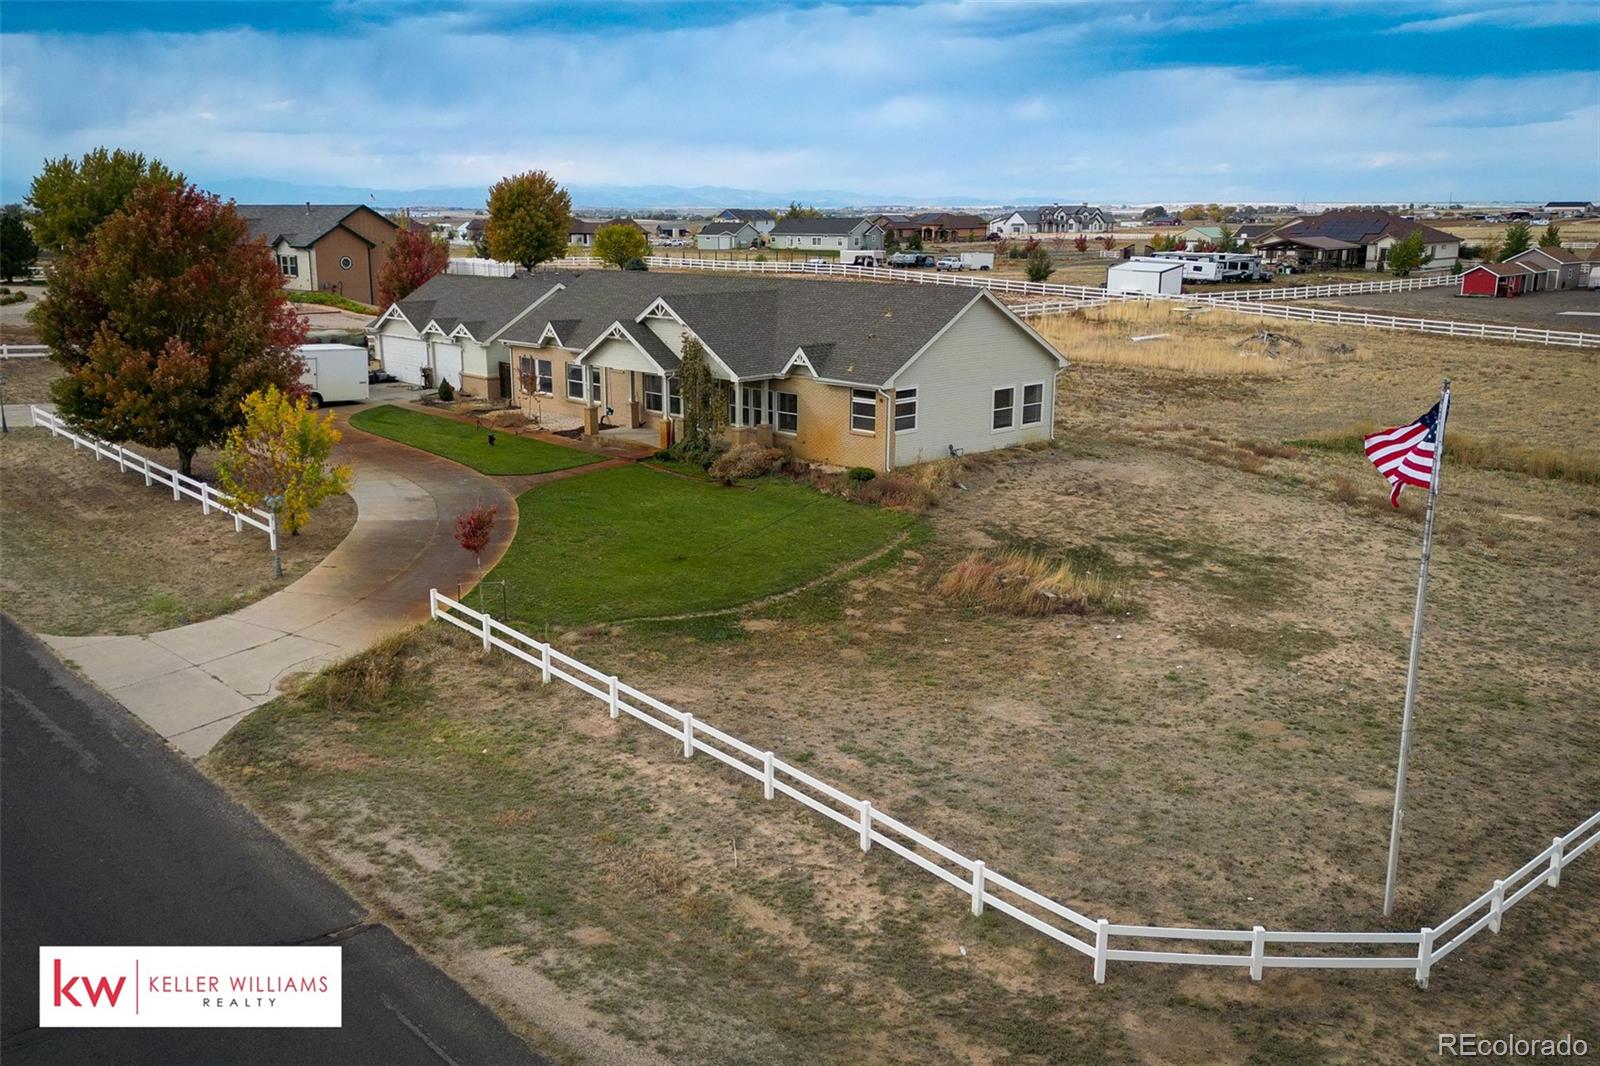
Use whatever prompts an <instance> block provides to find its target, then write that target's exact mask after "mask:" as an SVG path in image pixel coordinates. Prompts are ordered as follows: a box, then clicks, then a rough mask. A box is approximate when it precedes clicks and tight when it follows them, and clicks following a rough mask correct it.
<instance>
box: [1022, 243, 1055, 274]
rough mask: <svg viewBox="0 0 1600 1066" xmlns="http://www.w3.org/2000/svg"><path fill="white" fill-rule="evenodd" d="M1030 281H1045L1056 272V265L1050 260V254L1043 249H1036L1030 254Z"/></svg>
mask: <svg viewBox="0 0 1600 1066" xmlns="http://www.w3.org/2000/svg"><path fill="white" fill-rule="evenodd" d="M1027 269H1028V280H1029V281H1045V280H1047V279H1048V278H1049V277H1050V275H1051V274H1054V273H1055V271H1056V267H1055V263H1054V262H1052V261H1051V259H1050V253H1049V252H1047V251H1045V250H1044V249H1043V248H1035V249H1034V250H1033V251H1031V252H1029V253H1028V267H1027Z"/></svg>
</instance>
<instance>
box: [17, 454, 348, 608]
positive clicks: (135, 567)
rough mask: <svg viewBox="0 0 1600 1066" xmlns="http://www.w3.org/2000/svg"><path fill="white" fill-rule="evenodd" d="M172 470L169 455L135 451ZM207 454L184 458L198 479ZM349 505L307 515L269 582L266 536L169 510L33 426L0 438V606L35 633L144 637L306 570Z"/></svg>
mask: <svg viewBox="0 0 1600 1066" xmlns="http://www.w3.org/2000/svg"><path fill="white" fill-rule="evenodd" d="M137 450H138V451H140V452H142V453H143V454H145V455H148V456H150V457H151V458H152V459H155V460H157V461H158V462H161V463H165V464H167V465H169V466H171V465H175V464H176V461H177V458H176V456H175V455H172V454H170V453H162V452H157V451H152V450H149V449H137ZM212 459H213V456H212V454H211V453H208V452H202V453H201V454H200V455H198V456H196V457H195V475H196V476H197V477H202V478H206V479H208V480H209V479H210V477H211V463H212ZM355 516H356V507H355V501H353V500H351V499H350V497H349V496H345V495H342V494H341V495H339V496H336V497H334V498H333V499H330V500H328V501H326V502H325V503H323V504H322V506H320V507H318V508H317V510H316V511H315V512H314V513H313V514H312V516H311V523H310V525H308V526H307V527H306V528H305V529H303V530H301V532H300V534H299V535H298V536H293V537H290V536H285V537H282V538H281V541H280V543H281V545H282V549H283V572H284V581H283V582H277V581H275V580H274V579H273V577H272V552H271V551H270V550H269V549H268V548H267V538H266V535H265V534H263V533H260V532H257V531H256V530H252V529H250V528H249V527H246V528H245V531H244V532H242V533H235V532H234V531H233V522H232V521H230V520H228V519H227V518H225V517H223V516H221V515H216V514H213V515H209V516H207V515H203V514H202V513H201V511H200V505H199V504H198V503H195V502H193V501H192V500H187V499H185V500H183V501H181V502H174V501H173V500H172V498H171V496H170V494H164V493H163V492H162V490H161V489H160V488H146V487H145V484H144V479H143V478H141V477H139V476H137V475H134V474H123V473H119V472H118V470H117V467H116V464H115V463H111V462H104V461H102V462H96V461H95V460H94V458H93V457H92V456H91V455H90V454H89V453H88V452H86V451H74V450H73V448H72V445H71V444H69V443H68V442H66V441H64V440H61V439H59V438H56V437H52V436H50V434H49V433H47V432H46V431H45V430H42V429H14V430H12V431H11V432H10V433H9V434H7V435H6V437H5V439H4V440H3V441H0V556H3V557H4V560H5V565H4V568H3V573H0V606H3V607H4V608H5V610H6V612H7V613H9V614H10V615H11V616H12V617H13V618H15V619H17V621H19V622H21V623H22V624H23V625H25V626H27V627H28V628H29V629H32V630H34V631H35V632H40V633H56V634H62V635H68V636H82V635H88V634H93V633H150V632H154V631H156V630H159V629H168V628H171V627H173V626H179V625H185V624H187V623H189V622H198V621H201V620H202V619H206V618H211V617H214V616H216V615H219V614H224V613H226V612H228V611H233V610H237V609H238V608H240V607H243V606H244V605H245V604H247V603H250V602H252V601H254V600H258V599H260V598H261V597H262V596H265V595H267V594H268V593H270V592H273V591H275V590H277V589H279V588H281V587H283V585H284V584H286V583H287V582H289V581H293V580H294V579H295V578H297V577H299V576H300V575H301V574H304V573H305V572H306V571H307V570H310V569H311V568H312V567H313V566H315V565H316V564H317V563H318V562H320V561H321V560H322V557H323V556H325V555H327V554H328V552H330V551H332V550H333V549H334V547H336V546H337V545H338V543H339V542H340V541H341V540H343V539H344V537H345V534H346V533H348V532H349V531H350V527H351V526H352V525H353V524H354V523H355Z"/></svg>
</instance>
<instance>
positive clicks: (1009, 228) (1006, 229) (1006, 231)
mask: <svg viewBox="0 0 1600 1066" xmlns="http://www.w3.org/2000/svg"><path fill="white" fill-rule="evenodd" d="M989 232H990V233H998V234H999V235H1000V236H1002V237H1021V236H1023V235H1024V234H1028V233H1038V232H1039V212H1038V211H1037V210H1035V209H1032V208H1030V209H1028V210H1026V211H1007V212H1006V213H1005V214H1002V215H995V216H994V217H993V218H991V219H989Z"/></svg>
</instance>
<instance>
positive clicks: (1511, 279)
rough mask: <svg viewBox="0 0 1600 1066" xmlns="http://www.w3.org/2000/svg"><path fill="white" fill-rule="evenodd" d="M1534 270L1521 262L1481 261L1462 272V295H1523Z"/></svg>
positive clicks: (1533, 275) (1460, 293)
mask: <svg viewBox="0 0 1600 1066" xmlns="http://www.w3.org/2000/svg"><path fill="white" fill-rule="evenodd" d="M1535 276H1536V275H1535V273H1534V271H1532V270H1530V269H1528V268H1527V267H1525V266H1523V265H1522V264H1521V263H1479V264H1478V265H1477V266H1475V267H1472V268H1471V269H1469V270H1466V271H1463V272H1462V274H1461V288H1460V290H1459V292H1458V294H1457V295H1460V296H1521V295H1522V294H1523V293H1524V292H1527V291H1528V289H1529V283H1530V282H1531V281H1532V279H1533V278H1534V277H1535Z"/></svg>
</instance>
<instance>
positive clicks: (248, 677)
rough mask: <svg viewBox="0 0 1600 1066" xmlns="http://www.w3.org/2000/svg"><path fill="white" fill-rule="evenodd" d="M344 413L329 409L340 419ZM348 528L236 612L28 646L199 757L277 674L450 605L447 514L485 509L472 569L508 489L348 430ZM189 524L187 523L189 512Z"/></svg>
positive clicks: (509, 507)
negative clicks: (45, 648)
mask: <svg viewBox="0 0 1600 1066" xmlns="http://www.w3.org/2000/svg"><path fill="white" fill-rule="evenodd" d="M353 410H355V409H353V408H347V409H344V410H343V411H341V412H340V413H339V420H340V421H341V422H345V421H346V420H347V419H348V415H349V413H351V412H352V411H353ZM341 428H342V429H344V431H345V438H344V441H343V442H342V443H341V444H340V446H339V456H338V458H339V461H341V462H347V463H349V464H350V466H351V470H352V478H351V481H352V484H351V488H350V495H351V496H353V497H354V498H355V501H356V507H357V514H356V523H355V526H354V528H352V529H351V531H350V534H349V536H348V537H346V538H345V540H344V541H343V542H342V543H341V544H340V545H339V546H338V547H337V548H335V549H334V550H333V551H332V552H330V553H329V554H328V556H327V558H325V559H324V560H323V561H322V562H321V564H319V565H318V566H317V567H316V568H315V569H313V570H312V571H311V572H310V573H308V574H306V575H305V576H304V577H302V578H300V579H299V580H298V581H296V582H295V583H294V584H292V585H290V586H288V587H287V588H285V589H283V590H282V591H280V592H276V593H273V594H272V595H271V596H268V597H267V598H265V599H263V600H260V601H258V602H256V603H253V604H251V605H250V606H248V607H245V608H243V609H242V610H239V611H235V612H234V613H232V614H229V615H225V616H223V617H220V618H213V619H211V620H209V621H205V622H196V623H194V624H192V625H186V626H180V627H178V628H177V629H168V630H164V631H162V632H159V633H151V634H149V635H147V636H95V637H56V636H42V637H41V639H42V640H44V641H45V643H47V644H48V645H49V646H50V647H51V648H52V649H54V650H55V652H56V653H57V654H58V655H60V656H62V657H63V658H65V659H68V660H70V661H71V662H72V663H74V664H75V665H76V666H77V667H78V669H79V670H81V671H82V672H83V673H84V674H85V675H86V676H87V677H88V678H89V679H90V680H91V681H93V682H94V683H95V684H96V685H98V686H99V687H100V688H102V689H104V690H105V691H106V692H108V693H110V695H111V696H113V697H114V698H115V699H116V700H117V701H118V702H119V703H121V704H122V705H123V706H124V707H127V708H128V710H130V711H132V712H133V713H134V714H136V715H138V716H139V718H141V719H143V720H144V721H145V722H146V723H147V724H148V725H149V726H150V727H151V728H152V729H154V730H155V731H156V732H158V733H160V734H161V735H162V736H163V737H165V738H166V739H167V740H169V741H170V742H171V743H172V744H174V745H175V746H177V748H178V749H179V750H181V751H183V752H184V753H185V754H187V755H190V756H194V757H198V756H200V755H203V754H205V753H206V752H207V751H210V750H211V748H212V746H213V745H214V744H216V742H217V741H218V740H219V739H221V737H222V735H223V734H224V733H226V732H227V731H228V730H229V729H231V728H232V727H233V725H234V724H235V723H236V722H238V721H239V719H241V718H243V717H244V716H245V715H246V714H248V713H249V712H250V711H251V710H253V709H254V708H256V707H258V706H260V705H261V704H263V703H266V702H267V701H268V700H270V699H272V698H273V697H274V696H275V695H276V694H277V687H278V685H279V683H280V682H281V681H282V680H283V679H284V678H285V676H287V675H289V674H294V673H304V672H310V671H315V670H319V669H321V668H322V667H324V666H327V665H329V664H331V663H333V662H335V661H337V660H339V659H342V658H344V657H345V656H348V655H351V654H353V653H355V652H358V651H360V650H362V649H364V648H366V647H368V646H370V645H371V644H372V643H374V642H375V641H377V640H380V639H381V638H383V637H385V636H388V635H389V634H391V633H394V632H396V631H398V630H400V629H403V628H405V627H407V626H409V625H412V624H414V623H416V622H418V621H421V620H423V619H425V618H426V617H427V615H428V590H429V589H430V588H437V589H439V590H441V591H443V592H448V593H450V594H451V595H454V594H455V591H456V588H457V586H458V585H465V584H468V583H470V582H472V581H474V580H475V579H476V578H477V576H478V574H477V569H476V567H475V566H474V565H473V561H472V558H471V557H470V556H469V555H467V553H466V552H464V551H462V550H461V547H460V546H459V545H458V544H456V542H455V539H454V527H455V518H456V515H458V514H460V513H461V512H463V511H466V510H469V509H470V508H472V507H473V506H475V505H476V504H478V503H480V502H481V503H483V504H490V505H496V506H498V507H499V509H500V510H499V516H498V518H497V520H496V523H495V530H494V538H493V542H492V543H491V544H490V545H489V547H488V549H487V550H486V551H485V552H484V554H483V565H484V569H485V570H487V569H489V568H490V567H492V566H493V565H494V564H495V563H496V562H498V561H499V559H500V557H501V555H503V554H504V553H505V550H506V547H507V546H508V545H509V544H510V543H511V538H512V535H513V534H514V533H515V532H516V526H517V508H516V502H515V500H514V498H513V496H512V495H511V491H510V489H511V488H513V487H514V486H502V484H500V483H499V482H498V481H497V480H496V479H494V478H489V477H485V476H484V475H482V474H479V473H477V472H475V471H473V470H470V469H468V468H467V467H464V466H460V465H458V464H456V463H453V462H450V461H449V460H447V459H441V458H439V457H437V456H434V455H429V454H428V453H426V452H421V451H417V450H416V449H414V448H409V447H407V446H405V445H403V444H397V443H395V442H393V441H388V440H384V439H383V438H381V437H374V436H372V435H370V434H366V433H362V432H360V431H359V430H352V429H350V428H349V427H348V425H345V426H342V427H341ZM196 520H197V521H199V520H200V518H199V514H198V511H197V512H196Z"/></svg>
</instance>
